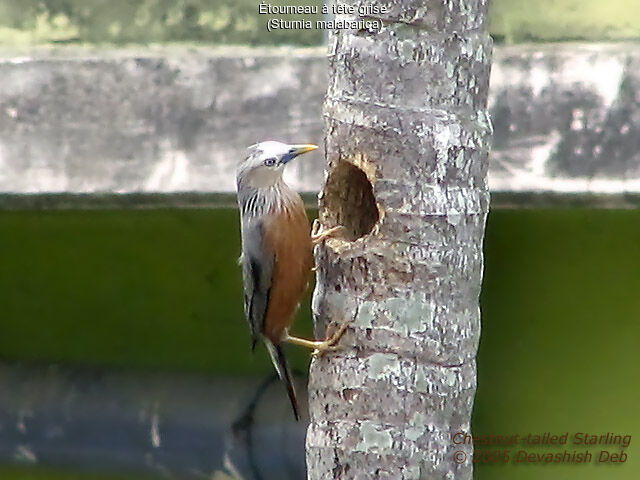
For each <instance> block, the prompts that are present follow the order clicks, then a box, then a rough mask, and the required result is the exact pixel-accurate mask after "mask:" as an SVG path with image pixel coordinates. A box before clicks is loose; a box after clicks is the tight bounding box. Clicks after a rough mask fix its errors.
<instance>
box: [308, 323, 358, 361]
mask: <svg viewBox="0 0 640 480" xmlns="http://www.w3.org/2000/svg"><path fill="white" fill-rule="evenodd" d="M349 323H350V322H349V321H347V322H343V323H342V324H341V325H340V328H338V330H336V331H335V332H334V333H333V335H331V336H330V337H329V338H327V339H326V340H324V341H322V342H319V344H318V346H317V347H316V348H315V350H314V351H313V352H311V355H313V356H314V357H319V356H321V355H324V354H325V353H326V352H335V351H336V350H339V349H340V347H339V346H338V342H339V341H340V339H341V338H342V336H343V335H344V332H346V331H347V328H349Z"/></svg>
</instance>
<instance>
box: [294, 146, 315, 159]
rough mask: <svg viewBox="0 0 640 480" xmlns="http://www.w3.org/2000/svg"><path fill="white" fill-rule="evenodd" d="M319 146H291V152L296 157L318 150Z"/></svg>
mask: <svg viewBox="0 0 640 480" xmlns="http://www.w3.org/2000/svg"><path fill="white" fill-rule="evenodd" d="M317 149H318V146H317V145H312V144H308V145H291V150H292V153H293V155H294V156H296V157H297V156H298V155H302V154H303V153H307V152H311V151H313V150H317Z"/></svg>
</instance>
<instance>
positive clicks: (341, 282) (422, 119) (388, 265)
mask: <svg viewBox="0 0 640 480" xmlns="http://www.w3.org/2000/svg"><path fill="white" fill-rule="evenodd" d="M343 4H347V5H354V6H358V5H361V4H364V2H361V1H358V0H346V1H345V2H343ZM366 4H367V5H379V6H388V7H389V8H390V11H388V12H387V13H384V14H381V15H373V16H370V17H368V18H370V19H371V18H374V19H380V20H381V22H382V25H383V27H382V29H381V30H379V31H375V32H373V31H366V30H360V31H355V30H339V31H335V32H333V34H332V36H331V38H330V44H329V49H330V54H329V59H330V81H329V88H328V92H327V97H326V100H325V104H324V115H325V121H326V127H327V137H326V141H325V147H326V152H327V160H328V175H327V180H326V184H325V186H324V189H323V191H322V192H321V195H320V219H321V221H322V223H323V224H324V225H325V226H326V227H332V226H335V225H343V226H344V227H345V230H346V233H345V235H344V236H343V238H338V239H330V240H327V241H326V242H325V243H324V244H322V245H321V246H319V247H317V249H316V262H317V266H318V270H317V282H316V290H315V292H314V298H313V311H314V316H315V318H316V330H317V332H316V333H317V334H318V337H323V336H324V333H325V327H326V326H327V324H328V322H330V321H335V322H341V321H345V320H351V322H352V323H351V326H350V328H349V330H348V331H347V333H346V334H345V336H344V337H343V338H342V340H341V341H340V345H341V346H343V349H342V350H340V351H339V352H336V353H331V354H328V355H325V356H322V357H318V358H315V359H314V360H313V361H312V364H311V372H310V380H309V394H310V398H309V407H310V416H311V423H310V425H309V428H308V431H307V441H306V442H307V443H306V448H307V468H308V478H309V479H323V480H324V479H359V480H361V479H362V480H364V479H369V478H371V479H373V478H376V479H405V480H409V479H416V480H417V479H440V478H443V479H444V478H446V479H453V478H455V479H456V480H459V479H471V477H472V465H473V464H472V447H471V446H470V445H454V444H453V441H452V436H453V434H454V433H456V432H459V431H463V432H469V431H470V417H471V409H472V405H473V397H474V394H475V388H476V364H475V357H476V351H477V346H478V339H479V333H480V310H479V304H478V297H479V293H480V284H481V280H482V267H483V258H482V241H483V236H484V227H485V220H486V215H487V212H488V207H489V194H488V188H487V157H488V151H489V147H490V140H491V124H490V121H489V118H488V113H487V110H486V107H487V93H488V84H489V72H490V57H491V46H492V44H491V39H490V38H489V36H488V34H487V28H486V27H487V24H486V22H487V7H488V0H449V1H447V2H443V1H442V0H395V1H394V2H387V1H382V0H381V1H380V2H377V1H375V0H374V1H370V2H366ZM336 18H337V19H339V18H341V16H340V15H337V16H336ZM343 18H344V17H343ZM458 450H461V451H462V452H463V453H464V455H466V460H465V459H464V458H463V457H462V455H460V454H457V456H454V454H455V453H456V452H457V451H458ZM461 459H462V460H463V461H462V462H461V463H458V462H460V460H461Z"/></svg>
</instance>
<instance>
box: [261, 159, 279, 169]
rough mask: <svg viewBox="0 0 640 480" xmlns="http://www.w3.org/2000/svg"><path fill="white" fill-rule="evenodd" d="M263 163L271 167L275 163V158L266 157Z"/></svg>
mask: <svg viewBox="0 0 640 480" xmlns="http://www.w3.org/2000/svg"><path fill="white" fill-rule="evenodd" d="M264 164H265V165H266V166H267V167H273V166H274V165H275V164H276V159H275V158H267V159H266V160H265V161H264Z"/></svg>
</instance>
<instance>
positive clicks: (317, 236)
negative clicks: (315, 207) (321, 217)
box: [311, 218, 344, 245]
mask: <svg viewBox="0 0 640 480" xmlns="http://www.w3.org/2000/svg"><path fill="white" fill-rule="evenodd" d="M321 229H322V225H321V224H320V222H319V221H318V219H317V218H316V219H315V220H314V221H313V226H312V227H311V243H313V244H314V245H317V244H318V243H320V242H322V241H323V240H324V239H326V238H330V237H333V236H334V234H335V233H336V232H338V231H340V230H343V229H344V227H343V226H342V225H338V226H337V227H332V228H330V229H329V230H324V231H321Z"/></svg>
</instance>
